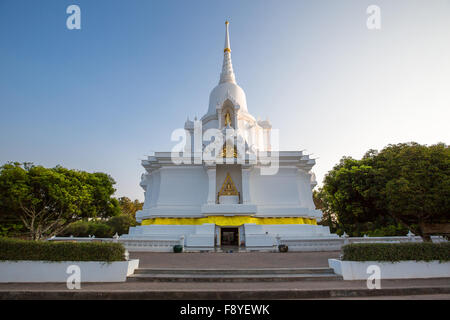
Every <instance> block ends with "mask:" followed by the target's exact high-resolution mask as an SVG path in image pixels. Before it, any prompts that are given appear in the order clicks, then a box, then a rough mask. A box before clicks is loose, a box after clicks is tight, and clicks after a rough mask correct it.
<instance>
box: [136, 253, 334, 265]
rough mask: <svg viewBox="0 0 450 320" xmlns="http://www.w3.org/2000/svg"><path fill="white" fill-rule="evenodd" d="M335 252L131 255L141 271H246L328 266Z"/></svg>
mask: <svg viewBox="0 0 450 320" xmlns="http://www.w3.org/2000/svg"><path fill="white" fill-rule="evenodd" d="M339 255H340V252H339V251H332V252H287V253H279V252H233V253H218V252H209V253H168V252H131V253H130V258H132V259H139V268H171V269H188V268H192V269H196V268H198V269H219V268H222V269H224V268H226V269H246V268H310V267H328V259H330V258H338V257H339Z"/></svg>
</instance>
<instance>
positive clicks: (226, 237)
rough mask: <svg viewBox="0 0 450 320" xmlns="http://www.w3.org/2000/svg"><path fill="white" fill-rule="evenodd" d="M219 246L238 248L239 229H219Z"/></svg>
mask: <svg viewBox="0 0 450 320" xmlns="http://www.w3.org/2000/svg"><path fill="white" fill-rule="evenodd" d="M220 245H221V246H239V228H220Z"/></svg>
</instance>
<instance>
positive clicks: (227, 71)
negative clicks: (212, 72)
mask: <svg viewBox="0 0 450 320" xmlns="http://www.w3.org/2000/svg"><path fill="white" fill-rule="evenodd" d="M229 24H230V23H229V22H228V20H227V21H225V48H224V49H223V54H224V56H223V66H222V73H221V74H220V81H219V83H225V82H231V83H236V79H235V76H234V71H233V64H232V63H231V47H230V34H229V32H228V25H229Z"/></svg>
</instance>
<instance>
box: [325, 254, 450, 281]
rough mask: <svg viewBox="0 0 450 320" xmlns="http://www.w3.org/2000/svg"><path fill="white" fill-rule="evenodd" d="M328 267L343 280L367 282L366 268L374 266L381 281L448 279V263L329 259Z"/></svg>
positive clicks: (449, 272)
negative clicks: (377, 269)
mask: <svg viewBox="0 0 450 320" xmlns="http://www.w3.org/2000/svg"><path fill="white" fill-rule="evenodd" d="M328 265H329V266H330V268H333V270H334V272H335V273H336V274H339V275H342V277H343V278H344V280H367V279H368V277H369V276H370V275H371V274H372V273H370V274H369V273H367V268H368V267H369V266H372V265H376V266H378V267H379V268H380V271H381V273H380V276H381V280H383V279H420V278H449V277H450V262H443V263H440V262H439V261H430V262H425V261H400V262H394V263H391V262H379V261H364V262H359V261H341V260H337V259H329V260H328Z"/></svg>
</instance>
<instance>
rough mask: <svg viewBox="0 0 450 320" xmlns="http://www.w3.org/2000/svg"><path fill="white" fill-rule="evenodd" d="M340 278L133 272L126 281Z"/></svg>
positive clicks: (335, 277) (329, 278)
mask: <svg viewBox="0 0 450 320" xmlns="http://www.w3.org/2000/svg"><path fill="white" fill-rule="evenodd" d="M333 280H342V277H341V276H338V275H336V274H334V273H322V274H309V273H303V274H182V273H180V274H145V273H144V274H133V275H131V276H129V277H127V281H144V282H270V281H276V282H282V281H333Z"/></svg>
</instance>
